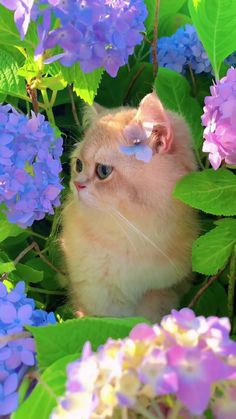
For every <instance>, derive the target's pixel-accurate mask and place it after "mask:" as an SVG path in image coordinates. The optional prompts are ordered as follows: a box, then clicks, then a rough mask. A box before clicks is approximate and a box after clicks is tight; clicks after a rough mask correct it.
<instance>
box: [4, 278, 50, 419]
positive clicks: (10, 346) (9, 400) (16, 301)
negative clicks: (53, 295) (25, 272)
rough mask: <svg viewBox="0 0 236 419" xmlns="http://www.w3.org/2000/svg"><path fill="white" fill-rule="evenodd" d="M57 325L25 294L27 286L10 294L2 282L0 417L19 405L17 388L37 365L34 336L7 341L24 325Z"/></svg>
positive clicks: (22, 285)
mask: <svg viewBox="0 0 236 419" xmlns="http://www.w3.org/2000/svg"><path fill="white" fill-rule="evenodd" d="M54 323H56V319H55V316H54V314H53V313H46V312H45V311H44V310H38V309H35V302H34V300H33V299H32V298H28V297H27V296H26V294H25V283H24V282H23V281H21V282H18V284H17V285H16V286H15V288H14V289H12V290H11V291H9V292H8V291H7V288H6V286H5V285H4V284H3V283H1V282H0V416H1V417H2V415H9V414H10V413H11V412H13V411H14V410H15V409H16V408H17V406H18V391H17V390H18V387H19V385H20V383H21V381H22V378H23V377H24V375H25V373H26V372H27V371H28V369H29V368H30V367H32V366H34V365H35V363H36V360H35V344H34V339H33V338H31V337H23V338H19V339H16V340H13V341H9V342H6V341H4V340H3V339H2V340H1V338H4V337H6V336H8V335H11V334H12V333H20V332H22V331H23V330H24V325H33V326H43V325H47V324H54Z"/></svg>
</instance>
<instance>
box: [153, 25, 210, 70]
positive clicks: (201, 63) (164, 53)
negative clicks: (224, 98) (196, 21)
mask: <svg viewBox="0 0 236 419" xmlns="http://www.w3.org/2000/svg"><path fill="white" fill-rule="evenodd" d="M158 63H159V66H160V67H168V68H170V69H171V70H175V71H177V72H179V73H182V74H185V72H186V68H187V67H188V66H190V67H191V69H192V70H193V71H194V72H195V73H197V74H198V73H203V72H205V73H209V72H211V64H210V61H209V59H208V57H207V54H206V51H205V50H204V48H203V45H202V43H201V41H200V40H199V38H198V35H197V32H196V30H195V28H194V27H193V26H192V25H185V27H181V28H179V29H178V30H177V31H176V32H175V33H174V34H173V35H171V36H168V37H167V36H165V37H162V38H160V39H159V41H158Z"/></svg>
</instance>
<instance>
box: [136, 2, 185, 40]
mask: <svg viewBox="0 0 236 419" xmlns="http://www.w3.org/2000/svg"><path fill="white" fill-rule="evenodd" d="M185 1H186V0H168V1H165V0H164V1H160V8H159V12H158V17H159V19H160V18H161V17H162V16H164V15H166V14H172V15H174V14H176V13H177V12H178V11H179V10H180V9H181V7H182V6H183V4H184V3H185ZM145 3H146V6H147V9H148V17H147V19H146V20H145V22H144V24H145V27H146V30H147V33H150V32H152V31H153V27H154V19H155V11H156V5H157V1H155V0H145Z"/></svg>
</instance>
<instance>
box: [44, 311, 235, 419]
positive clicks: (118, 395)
mask: <svg viewBox="0 0 236 419" xmlns="http://www.w3.org/2000/svg"><path fill="white" fill-rule="evenodd" d="M229 330H230V323H229V321H228V319H226V318H222V319H219V318H217V317H209V318H205V317H203V316H199V317H197V316H196V315H195V314H194V312H193V311H192V310H190V309H188V308H184V309H182V310H180V311H176V310H172V312H171V315H169V316H165V317H164V318H163V319H162V322H161V324H160V325H154V326H149V325H147V324H139V325H137V326H135V327H134V328H133V330H132V331H131V333H130V335H129V337H127V338H125V339H122V340H112V339H109V340H108V341H107V342H106V343H105V345H104V346H102V347H100V348H99V349H98V351H97V352H96V353H94V352H92V350H91V347H90V345H89V344H86V345H85V347H84V350H83V353H82V356H81V359H80V360H78V361H75V362H73V363H71V364H69V365H68V368H67V376H68V379H67V384H66V393H65V395H64V396H63V397H62V398H60V400H59V403H58V406H57V407H56V409H54V411H53V412H52V415H51V417H50V418H51V419H62V418H63V419H70V418H72V417H73V418H74V417H76V418H83V419H96V418H105V417H106V418H117V419H122V418H138V417H140V416H139V415H141V417H147V418H153V419H154V418H158V417H159V418H160V417H163V418H164V417H167V418H170V417H171V418H172V417H176V418H177V417H179V415H181V416H183V417H184V418H193V417H195V415H198V417H202V416H201V415H204V412H205V410H206V409H207V408H209V407H210V408H211V409H212V411H214V413H215V414H216V417H217V418H218V419H223V418H224V416H223V414H224V412H225V410H227V409H228V410H230V412H231V411H232V409H233V407H234V405H235V403H234V395H235V391H236V342H233V341H232V340H231V339H230V337H229ZM232 397H233V400H231V399H232ZM227 406H230V408H229V407H227ZM228 410H227V412H228ZM217 412H218V413H217ZM222 412H223V413H222ZM182 413H183V414H182ZM227 419H228V416H227Z"/></svg>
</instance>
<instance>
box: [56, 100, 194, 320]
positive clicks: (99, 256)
mask: <svg viewBox="0 0 236 419" xmlns="http://www.w3.org/2000/svg"><path fill="white" fill-rule="evenodd" d="M133 126H138V127H139V129H142V130H144V132H146V133H147V132H148V129H149V131H150V132H149V133H148V139H147V143H148V145H149V146H150V147H151V149H152V158H151V160H150V162H148V163H146V162H144V161H141V160H137V159H136V158H135V156H134V155H133V156H131V155H127V154H124V153H122V152H121V150H120V146H121V145H123V146H124V145H126V146H127V145H130V144H131V145H132V143H133V142H132V141H130V138H126V136H125V132H126V131H125V130H127V127H133ZM145 127H146V128H145ZM128 129H129V128H128ZM145 129H146V131H145ZM71 168H72V174H71V183H70V187H71V195H70V196H69V198H68V200H67V203H66V206H65V209H64V211H63V233H62V243H63V249H64V253H65V258H66V263H67V267H68V272H69V281H70V290H71V296H72V299H73V302H74V307H75V308H76V309H77V310H82V311H83V312H84V313H85V314H86V315H94V316H114V317H123V316H145V317H146V318H149V319H150V320H151V321H158V320H160V318H161V317H162V316H163V315H164V314H166V313H168V312H169V311H170V309H171V308H173V307H176V306H177V305H178V301H179V297H180V296H181V293H182V292H183V290H186V289H187V287H188V283H189V278H190V276H191V274H190V272H191V245H192V242H193V240H194V239H195V238H196V237H197V235H198V222H197V217H196V213H195V212H194V210H192V209H191V208H189V207H187V206H185V205H184V204H182V203H181V202H180V201H178V200H175V199H174V198H173V197H172V191H173V188H174V186H175V184H176V182H177V180H178V179H180V178H181V177H182V176H184V175H185V174H187V173H188V172H190V171H192V170H195V169H196V163H195V160H194V156H193V152H192V149H191V135H190V132H189V129H188V127H187V125H186V123H185V121H184V120H183V118H182V117H181V116H180V115H177V114H175V113H173V112H170V111H167V110H165V109H164V108H163V106H162V104H161V103H160V101H159V99H158V97H157V96H156V94H155V93H151V94H148V95H147V96H145V97H144V99H143V100H142V101H141V103H140V106H139V108H138V109H133V108H126V107H125V108H118V109H113V110H103V111H102V112H100V113H99V114H97V115H96V116H95V117H94V118H93V120H92V121H91V123H90V127H89V128H88V129H87V131H86V133H85V138H84V140H83V141H82V142H81V143H79V144H78V146H77V148H76V150H75V151H74V153H73V155H72V163H71Z"/></svg>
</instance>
